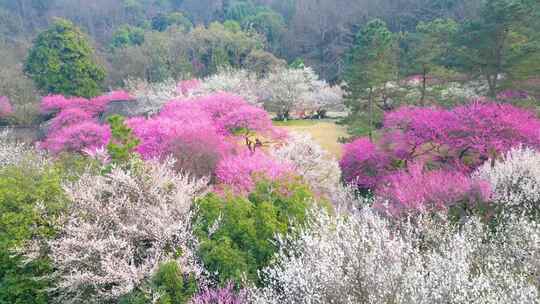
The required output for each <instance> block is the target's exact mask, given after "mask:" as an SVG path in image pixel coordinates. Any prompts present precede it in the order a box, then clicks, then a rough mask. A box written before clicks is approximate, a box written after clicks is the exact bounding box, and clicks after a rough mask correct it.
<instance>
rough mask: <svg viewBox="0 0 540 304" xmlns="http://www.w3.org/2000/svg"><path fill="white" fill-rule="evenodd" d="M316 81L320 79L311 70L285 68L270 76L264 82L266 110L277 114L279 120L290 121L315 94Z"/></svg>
mask: <svg viewBox="0 0 540 304" xmlns="http://www.w3.org/2000/svg"><path fill="white" fill-rule="evenodd" d="M316 81H318V77H317V75H316V74H315V72H313V70H312V69H310V68H303V69H292V68H283V69H279V70H276V71H274V72H272V73H270V74H268V76H267V77H266V78H265V79H264V81H263V88H264V101H265V107H266V109H267V110H269V111H271V112H274V113H276V115H277V117H278V119H284V120H286V119H289V117H290V115H291V112H292V111H293V110H295V109H297V108H298V107H299V106H302V103H304V98H305V97H306V96H309V94H310V93H311V92H313V89H314V86H313V85H314V82H316Z"/></svg>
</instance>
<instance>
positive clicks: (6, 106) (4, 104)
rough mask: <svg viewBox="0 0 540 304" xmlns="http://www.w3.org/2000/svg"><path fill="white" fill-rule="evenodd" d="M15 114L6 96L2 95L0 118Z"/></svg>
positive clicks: (0, 99)
mask: <svg viewBox="0 0 540 304" xmlns="http://www.w3.org/2000/svg"><path fill="white" fill-rule="evenodd" d="M11 114H13V107H12V106H11V103H10V102H9V98H7V97H6V96H0V118H2V117H7V116H10V115H11Z"/></svg>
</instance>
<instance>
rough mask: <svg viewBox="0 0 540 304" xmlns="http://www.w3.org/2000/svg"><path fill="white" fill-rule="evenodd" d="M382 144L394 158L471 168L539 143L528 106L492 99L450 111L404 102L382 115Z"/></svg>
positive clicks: (538, 126)
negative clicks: (404, 103) (517, 105)
mask: <svg viewBox="0 0 540 304" xmlns="http://www.w3.org/2000/svg"><path fill="white" fill-rule="evenodd" d="M381 144H382V145H383V146H385V147H386V148H387V150H388V151H391V153H392V154H393V156H395V157H397V158H398V159H402V160H406V161H411V160H415V159H423V160H427V161H432V162H437V163H438V164H439V165H451V166H452V167H454V168H456V167H458V168H460V169H463V170H467V171H470V170H472V169H474V168H476V167H478V166H479V165H481V164H482V163H483V161H485V160H486V159H488V158H491V157H493V156H496V155H500V154H501V153H505V152H507V151H509V150H510V149H511V148H513V147H516V146H519V145H525V146H529V147H532V148H536V149H538V148H540V120H539V119H538V118H537V117H536V116H535V114H534V113H532V112H529V111H527V110H524V109H521V108H518V107H515V106H512V105H508V104H497V103H493V102H473V103H471V104H468V105H464V106H460V107H456V108H454V109H452V110H446V109H441V108H419V107H403V108H400V109H398V110H396V111H394V112H391V113H388V114H387V115H386V116H385V119H384V128H383V136H382V141H381Z"/></svg>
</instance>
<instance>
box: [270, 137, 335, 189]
mask: <svg viewBox="0 0 540 304" xmlns="http://www.w3.org/2000/svg"><path fill="white" fill-rule="evenodd" d="M272 155H273V156H274V157H276V159H279V160H281V161H282V162H284V163H290V164H292V165H294V167H295V169H296V172H297V173H298V174H299V175H300V176H302V177H303V178H304V179H305V181H306V182H307V183H308V184H309V185H310V186H311V187H312V189H313V190H314V191H315V192H317V193H319V194H323V195H325V196H327V197H328V198H332V197H333V196H334V194H335V193H336V192H337V191H338V190H337V189H338V188H339V186H340V178H341V170H340V169H339V164H338V163H337V161H336V160H335V158H334V157H333V156H331V155H330V154H329V153H328V152H326V151H325V150H324V149H323V148H321V146H320V145H318V144H317V143H316V142H314V141H313V139H312V138H311V136H310V135H308V134H304V133H291V134H289V137H288V138H287V141H286V142H285V143H283V144H282V145H280V146H277V147H275V149H273V150H272Z"/></svg>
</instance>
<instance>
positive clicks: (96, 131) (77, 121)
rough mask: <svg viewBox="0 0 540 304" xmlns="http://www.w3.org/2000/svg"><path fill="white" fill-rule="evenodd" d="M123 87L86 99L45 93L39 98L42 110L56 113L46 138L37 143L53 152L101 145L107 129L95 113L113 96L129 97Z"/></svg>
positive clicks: (91, 148) (101, 110)
mask: <svg viewBox="0 0 540 304" xmlns="http://www.w3.org/2000/svg"><path fill="white" fill-rule="evenodd" d="M132 99H133V98H132V97H131V96H130V95H129V94H128V93H126V92H124V91H113V92H110V93H108V94H106V95H103V96H98V97H94V98H91V99H86V98H82V97H73V98H66V97H64V96H62V95H49V96H46V97H44V98H43V99H42V101H41V104H40V110H41V112H42V113H57V114H56V116H55V117H54V118H53V119H52V121H51V125H50V128H49V132H48V135H47V138H46V139H45V140H44V141H43V142H42V143H40V147H41V148H43V149H46V150H49V151H50V152H52V153H54V154H56V153H60V152H63V151H69V152H83V151H88V152H90V151H93V150H95V149H100V148H102V147H103V146H105V145H106V144H107V143H108V141H109V138H110V129H109V127H108V126H106V125H100V124H99V123H98V122H97V116H98V115H99V114H100V113H102V112H103V111H105V108H106V106H107V105H108V104H109V103H110V102H112V101H117V100H132Z"/></svg>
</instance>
